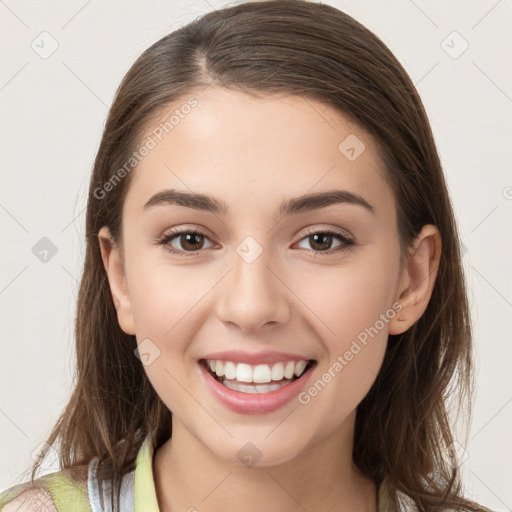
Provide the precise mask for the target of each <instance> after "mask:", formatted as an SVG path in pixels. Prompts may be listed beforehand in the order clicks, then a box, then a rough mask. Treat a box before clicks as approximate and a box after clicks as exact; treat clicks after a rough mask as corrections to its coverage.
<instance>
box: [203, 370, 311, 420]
mask: <svg viewBox="0 0 512 512" xmlns="http://www.w3.org/2000/svg"><path fill="white" fill-rule="evenodd" d="M199 367H200V369H201V373H202V377H203V379H204V381H205V382H206V384H207V386H208V387H209V388H210V391H211V392H212V393H213V395H214V396H215V397H216V398H217V400H219V402H220V403H221V404H223V405H224V406H226V407H227V408H228V409H229V410H231V411H233V412H236V413H240V414H265V413H269V412H273V411H276V410H277V409H279V408H280V407H283V406H284V405H285V404H287V403H288V402H290V401H291V400H292V399H293V398H294V397H296V396H297V395H298V394H299V393H300V392H301V390H302V389H303V388H304V386H305V385H306V382H307V380H308V379H309V376H310V375H311V372H312V370H313V368H314V367H315V364H313V365H312V366H311V367H310V368H308V370H307V371H306V372H304V373H303V374H302V375H301V376H300V377H299V378H298V379H295V380H294V381H293V382H290V384H287V385H286V386H283V387H282V388H279V389H276V390H275V391H269V392H268V393H242V392H241V391H235V390H233V389H229V388H227V387H226V386H224V385H223V384H221V383H220V382H219V381H218V380H217V379H215V377H213V375H212V374H211V373H210V372H209V371H208V370H207V369H206V368H205V366H204V365H203V364H202V363H199Z"/></svg>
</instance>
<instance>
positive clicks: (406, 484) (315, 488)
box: [0, 0, 485, 512]
mask: <svg viewBox="0 0 512 512" xmlns="http://www.w3.org/2000/svg"><path fill="white" fill-rule="evenodd" d="M460 260H461V258H460V252H459V239H458V235H457V229H456V225H455V221H454V215H453V212H452V207H451V204H450V199H449V196H448V193H447V189H446V185H445V180H444V177H443V172H442V169H441V165H440V161H439V157H438V154H437V152H436V148H435V145H434V141H433V137H432V133H431V130H430V126H429V122H428V120H427V117H426V114H425V111H424V108H423V106H422V103H421V101H420V99H419V97H418V94H417V92H416V90H415V88H414V86H413V84H412V83H411V80H410V79H409V77H408V76H407V74H406V73H405V71H404V69H403V68H402V67H401V66H400V64H399V63H398V61H397V60H396V58H395V57H394V56H393V55H392V54H391V52H390V51H389V50H388V49H387V48H386V46H385V45H384V44H383V43H382V42H381V41H380V40H379V39H378V38H377V37H376V36H375V35H373V34H372V33H371V32H369V31H368V30H367V29H366V28H364V27H363V26H361V25H360V24H359V23H357V22H356V21H354V20H353V19H352V18H350V17H349V16H347V15H346V14H344V13H342V12H340V11H339V10H337V9H335V8H333V7H330V6H327V5H321V4H316V3H310V2H305V1H299V0H275V1H268V2H250V3H245V4H240V5H237V6H234V7H230V8H226V9H223V10H217V11H215V12H211V13H209V14H207V15H205V16H203V17H202V18H200V19H197V20H195V21H194V22H192V23H190V24H189V25H187V26H185V27H183V28H181V29H179V30H177V31H175V32H173V33H171V34H170V35H168V36H166V37H164V38H163V39H161V40H160V41H158V42H157V43H155V44H154V45H153V46H151V47H150V48H149V49H148V50H146V51H145V52H144V53H143V54H142V55H141V56H140V57H139V59H138V60H137V61H136V62H135V64H134V65H133V66H132V68H131V69H130V70H129V72H128V73H127V75H126V77H125V78H124V80H123V82H122V84H121V86H120V88H119V90H118V92H117V95H116V98H115V100H114V102H113V105H112V107H111V110H110V113H109V116H108V120H107V123H106V126H105V130H104V134H103V138H102V141H101V145H100V148H99V151H98V154H97V157H96V161H95V164H94V169H93V173H92V178H91V182H90V190H89V200H88V207H87V251H86V258H85V265H84V271H83V276H82V281H81V287H80V292H79V297H78V309H77V319H76V347H77V372H78V378H77V382H76V387H75V389H74V392H73V395H72V397H71V400H70V402H69V404H68V405H67V407H66V409H65V410H64V412H63V414H62V416H61V418H60V419H59V421H58V423H57V424H56V426H55V428H54V429H53V432H52V433H51V435H50V437H49V439H48V444H49V445H50V446H51V445H56V444H57V442H59V450H60V463H61V467H62V469H61V471H59V472H56V473H52V474H50V475H45V476H43V477H40V478H39V479H35V478H34V477H35V472H36V469H37V468H38V467H39V465H40V463H41V461H42V459H43V458H44V456H45V453H43V454H42V455H41V458H40V460H38V461H37V463H36V464H35V465H34V467H33V468H32V478H31V481H30V482H26V483H24V484H20V485H18V486H15V487H13V488H11V489H9V490H7V491H5V492H4V493H3V494H2V495H0V506H2V505H3V509H2V510H5V511H9V510H18V508H19V507H20V506H21V504H24V506H25V507H26V508H24V510H25V509H26V510H55V509H57V510H59V511H61V510H84V511H85V510H93V511H99V510H116V511H117V510H121V511H123V512H124V511H128V510H135V511H157V510H161V511H163V512H168V511H173V512H174V511H186V510H188V511H196V510H197V511H201V512H205V511H235V510H236V511H238V510H244V511H245V512H247V511H249V512H250V511H256V510H258V511H259V510H265V511H276V512H277V511H279V512H286V511H290V512H291V511H297V510H307V511H335V510H336V511H337V510H350V511H354V512H359V511H361V512H363V511H372V512H375V511H381V512H382V511H392V510H421V511H431V510H436V511H441V510H461V511H462V510H464V511H470V510H473V511H476V510H485V509H484V508H483V507H481V506H479V505H478V504H476V503H473V502H471V501H470V500H468V499H465V498H464V496H463V491H462V487H461V481H460V475H459V470H458V467H459V461H458V460H457V456H456V455H457V452H458V449H459V448H460V447H461V446H462V440H457V439H455V438H454V436H453V434H452V428H451V424H450V417H449V414H448V403H447V400H448V399H450V400H451V401H453V400H459V401H460V403H461V404H465V406H466V409H465V410H466V412H467V414H468V415H469V411H470V403H469V404H466V403H465V400H466V399H467V397H468V396H470V391H471V383H472V381H471V378H472V359H471V329H470V319H469V313H468V304H467V298H466V291H465V284H464V279H463V273H462V270H461V261H460ZM45 507H46V508H45ZM51 507H53V508H51Z"/></svg>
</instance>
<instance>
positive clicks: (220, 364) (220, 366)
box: [210, 361, 224, 377]
mask: <svg viewBox="0 0 512 512" xmlns="http://www.w3.org/2000/svg"><path fill="white" fill-rule="evenodd" d="M213 363H214V365H215V369H213V368H212V367H211V366H210V369H211V370H212V372H215V373H216V374H217V377H224V361H213Z"/></svg>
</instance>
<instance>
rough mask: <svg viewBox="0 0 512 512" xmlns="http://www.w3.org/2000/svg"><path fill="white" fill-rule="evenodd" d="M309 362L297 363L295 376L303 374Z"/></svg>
mask: <svg viewBox="0 0 512 512" xmlns="http://www.w3.org/2000/svg"><path fill="white" fill-rule="evenodd" d="M307 364H308V363H307V362H306V361H299V362H298V363H297V364H296V365H295V376H296V377H298V376H299V375H301V374H302V372H303V371H304V369H305V368H306V366H307Z"/></svg>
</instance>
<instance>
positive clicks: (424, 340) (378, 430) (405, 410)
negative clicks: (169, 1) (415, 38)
mask: <svg viewBox="0 0 512 512" xmlns="http://www.w3.org/2000/svg"><path fill="white" fill-rule="evenodd" d="M213 84H214V85H217V86H222V87H225V88H232V89H237V90H240V91H243V92H246V93H249V94H253V95H258V94H259V95H262V96H263V95H268V94H273V93H286V94H296V95H300V96H302V97H305V98H311V99H316V100H319V101H322V102H324V103H325V104H327V105H330V106H331V107H333V108H335V109H338V111H339V112H341V113H342V114H344V115H345V116H348V117H349V118H351V119H352V120H353V121H354V122H356V123H358V124H359V126H361V127H363V128H364V129H366V130H367V131H368V132H369V133H370V134H371V135H372V137H373V138H374V140H375V141H376V142H377V144H378V147H379V151H380V155H381V158H382V160H383V162H384V163H385V164H386V167H387V173H388V176H387V177H388V179H389V181H390V183H391V184H392V187H393V191H394V195H395V200H396V205H397V215H398V217H397V219H398V220H397V228H398V233H399V238H400V245H401V249H402V250H403V251H405V249H406V248H408V247H410V245H411V243H412V242H413V240H414V238H415V237H416V236H417V235H418V233H419V232H420V230H421V228H422V227H423V226H424V225H425V224H433V225H435V226H436V227H437V228H438V230H439V232H440V235H441V239H442V243H443V250H442V255H441V260H440V266H439V270H438V276H437V281H436V284H435V287H434V290H433V295H432V297H431V300H430V303H429V305H428V307H427V309H426V311H425V313H424V314H423V316H422V317H421V318H420V319H419V320H418V321H417V322H416V323H415V324H414V325H413V326H412V327H411V328H410V329H408V330H407V331H406V332H404V333H403V334H401V335H390V336H389V340H388V347H387V352H386V354H385V358H384V361H383V365H382V368H381V370H380V373H379V374H378V376H377V378H376V381H375V383H374V384H373V386H372V387H371V389H370V391H369V393H368V394H367V396H366V397H365V398H364V399H363V400H362V402H361V403H360V404H359V405H358V407H357V416H356V428H355V439H354V450H353V458H354V461H355V463H356V465H357V466H358V468H359V469H360V470H361V471H362V472H363V473H364V474H365V475H366V476H367V477H368V478H370V479H371V480H373V481H374V482H375V483H376V485H381V484H382V483H383V482H385V484H386V487H387V490H388V493H389V500H390V506H391V508H392V509H400V508H401V507H402V505H401V503H402V501H401V500H402V498H401V495H402V494H404V495H405V496H406V497H408V498H410V500H412V502H413V503H414V504H415V505H416V506H417V507H418V509H419V510H421V511H427V510H428V511H430V510H436V511H437V510H447V509H448V508H450V509H452V510H465V511H469V510H481V507H479V506H478V505H477V504H476V503H473V502H471V501H469V500H466V499H464V497H463V495H462V484H461V481H460V475H459V470H458V467H457V464H453V463H451V459H450V457H447V456H446V455H447V454H450V453H451V452H450V450H452V451H453V446H454V445H453V443H454V442H455V441H456V439H454V435H453V433H452V426H451V424H450V416H449V411H448V403H447V400H448V399H455V400H456V401H458V402H459V403H460V404H461V407H462V410H463V411H464V413H465V415H466V417H467V418H468V419H469V416H470V410H471V398H472V393H473V370H472V364H473V363H472V335H471V324H470V317H469V309H468V303H467V297H466V289H465V282H464V275H463V272H462V267H461V253H460V250H459V238H458V234H457V228H456V223H455V218H454V214H453V211H452V207H451V204H450V199H449V196H448V192H447V188H446V184H445V179H444V176H443V171H442V168H441V164H440V160H439V156H438V154H437V151H436V147H435V144H434V139H433V136H432V133H431V128H430V125H429V122H428V119H427V116H426V113H425V110H424V107H423V105H422V102H421V100H420V98H419V96H418V94H417V92H416V90H415V88H414V85H413V83H412V82H411V80H410V78H409V77H408V75H407V73H406V72H405V70H404V69H403V68H402V66H401V65H400V64H399V62H398V61H397V59H396V58H395V57H394V56H393V54H392V53H391V52H390V50H389V49H388V48H387V47H386V46H385V45H384V44H383V42H382V41H381V40H380V39H379V38H378V37H376V36H375V35H374V34H373V33H371V32H370V31H369V30H367V29H366V28H365V27H363V26H362V25H360V24H359V23H358V22H357V21H355V20H354V19H352V18H351V17H350V16H348V15H346V14H344V13H343V12H341V11H339V10H338V9H336V8H334V7H331V6H328V5H322V4H318V3H312V2H307V1H304V0H271V1H262V2H248V3H244V4H239V5H235V6H233V7H229V8H224V9H221V10H216V11H214V12H210V13H208V14H206V15H204V16H202V17H201V18H198V19H195V20H194V21H192V22H191V23H189V24H188V25H186V26H184V27H182V28H180V29H179V30H176V31H175V32H172V33H171V34H169V35H167V36H165V37H164V38H162V39H160V40H159V41H158V42H156V43H155V44H153V45H152V46H151V47H150V48H149V49H147V50H146V51H144V53H143V54H142V55H141V56H140V57H139V58H138V59H137V60H136V62H135V63H134V64H133V66H132V67H131V69H130V70H129V71H128V73H127V74H126V76H125V77H124V79H123V81H122V83H121V85H120V87H119V89H118V91H117V93H116V96H115V99H114V101H113V104H112V106H111V108H110V112H109V115H108V119H107V122H106V126H105V129H104V133H103V137H102V140H101V143H100V147H99V150H98V153H97V156H96V159H95V162H94V168H93V172H92V177H91V181H90V188H89V197H88V204H87V221H86V222H87V223H86V243H87V247H86V255H85V263H84V268H83V274H82V277H81V284H80V290H79V295H78V306H77V313H76V329H75V336H76V355H77V374H76V382H75V383H74V389H73V392H72V395H71V398H70V400H69V403H68V404H67V406H66V407H65V410H64V411H63V413H62V415H61V416H60V418H59V420H58V421H57V423H56V425H55V426H54V428H53V430H52V432H51V434H50V436H49V438H48V440H47V442H48V444H49V445H54V444H55V443H56V442H57V441H60V447H59V452H60V464H61V467H62V469H73V468H75V469H76V468H79V467H82V468H83V467H84V465H86V464H87V463H88V462H89V461H90V460H91V458H92V457H93V456H95V455H98V456H99V458H100V461H101V462H102V468H103V471H104V472H105V474H106V475H110V478H113V479H114V489H115V491H116V496H117V498H119V492H120V488H119V482H120V478H121V477H122V476H123V475H124V474H126V473H127V472H129V471H131V470H132V469H133V468H134V461H135V457H136V454H137V451H138V449H139V448H140V446H141V443H142V442H143V440H144V438H145V437H146V436H147V435H148V434H151V435H152V436H153V442H154V448H155V449H158V447H160V446H161V445H162V444H163V443H164V442H165V441H166V440H167V439H168V438H169V436H170V434H171V412H170V411H169V410H168V409H167V407H166V406H165V405H164V404H163V402H162V401H161V400H160V398H159V397H158V395H157V394H156V392H155V390H154V389H153V387H152V386H151V384H150V382H149V380H148V378H147V376H146V374H145V372H144V370H143V365H142V364H141V361H140V360H139V359H138V358H137V357H135V355H134V350H135V348H136V347H137V343H136V339H135V336H130V335H127V334H125V333H124V332H123V331H122V330H121V328H120V327H119V324H118V321H117V315H116V310H115V308H114V304H113V300H112V296H111V293H110V288H109V284H108V281H107V276H106V273H105V270H104V267H103V263H102V259H101V254H100V247H99V242H98V231H99V230H100V228H101V227H103V226H108V227H109V228H110V232H111V235H112V242H113V243H119V242H120V236H121V214H122V206H123V201H124V197H125V196H126V192H127V190H128V187H129V184H130V181H131V176H132V174H133V170H131V169H130V168H127V167H126V162H128V161H130V158H131V156H132V155H133V153H134V151H135V150H136V149H137V148H138V147H140V144H141V137H142V135H143V134H144V133H145V130H146V129H147V127H148V126H151V123H152V122H154V120H155V119H156V118H157V116H159V115H160V114H161V113H162V112H164V111H165V109H166V108H169V106H170V105H172V104H175V103H176V101H178V100H182V101H183V98H185V99H186V98H187V97H188V98H190V97H192V96H193V93H194V91H197V90H199V89H201V88H204V87H208V86H209V85H213ZM135 167H136V166H135ZM135 167H134V168H135ZM122 168H124V169H125V172H124V173H120V172H119V170H120V169H122ZM116 173H117V174H116ZM116 176H117V177H116ZM107 183H110V186H106V184H107ZM47 451H48V450H45V451H43V452H42V453H41V455H40V457H39V459H38V460H37V461H36V463H35V464H34V465H33V467H32V473H31V478H32V481H33V480H34V475H35V473H36V470H37V468H38V467H39V465H40V464H41V462H42V460H43V459H44V457H45V456H46V453H47ZM114 489H113V490H114Z"/></svg>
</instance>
